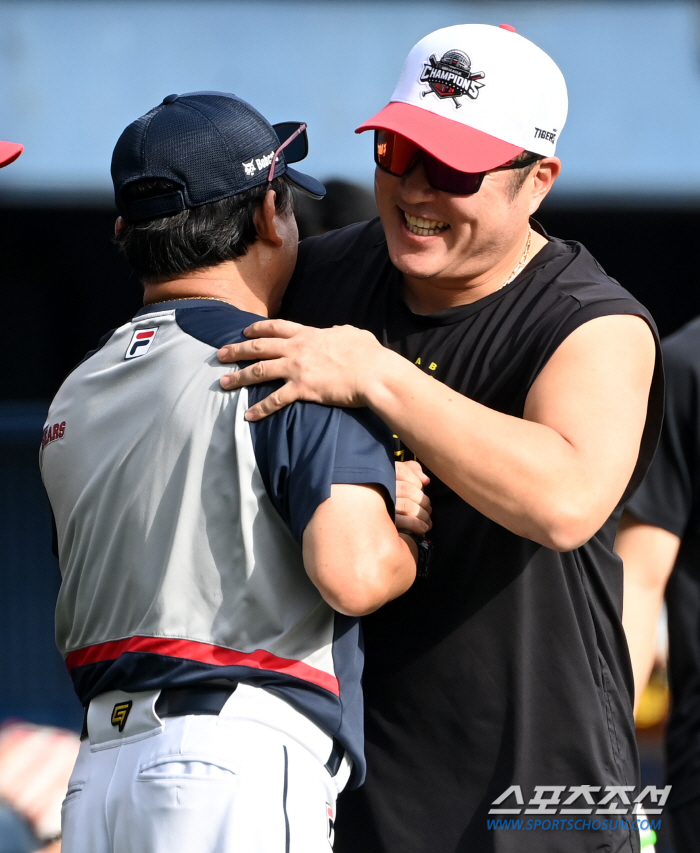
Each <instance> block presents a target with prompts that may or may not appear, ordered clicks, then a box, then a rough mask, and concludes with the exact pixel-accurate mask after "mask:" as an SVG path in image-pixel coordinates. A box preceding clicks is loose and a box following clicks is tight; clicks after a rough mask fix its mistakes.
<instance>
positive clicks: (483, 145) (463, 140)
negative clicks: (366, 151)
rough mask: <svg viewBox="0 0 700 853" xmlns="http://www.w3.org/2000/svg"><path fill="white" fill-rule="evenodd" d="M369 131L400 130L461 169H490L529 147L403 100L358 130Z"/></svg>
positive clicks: (384, 110) (432, 152) (359, 131)
mask: <svg viewBox="0 0 700 853" xmlns="http://www.w3.org/2000/svg"><path fill="white" fill-rule="evenodd" d="M365 130H393V131H394V132H395V133H400V134H401V135H402V136H405V137H406V138H407V139H410V140H411V142H415V143H416V145H418V146H419V147H420V148H423V149H424V150H425V151H427V152H428V153H429V154H432V155H433V157H437V159H438V160H441V161H442V162H443V163H447V165H448V166H452V168H453V169H458V170H459V171H460V172H487V171H488V170H489V169H495V168H496V166H502V165H503V164H504V163H507V162H508V161H509V160H512V159H513V157H517V156H518V154H522V152H523V151H524V150H525V149H524V148H520V147H518V146H517V145H511V144H510V142H504V141H503V140H502V139H496V137H495V136H490V135H489V134H488V133H482V131H480V130H475V129H474V128H473V127H468V126H467V125H466V124H461V123H460V122H458V121H453V120H452V119H449V118H444V117H443V116H439V115H436V114H435V113H431V112H430V110H424V109H422V108H421V107H416V106H413V104H404V103H401V102H399V101H392V102H391V103H390V104H387V105H386V106H385V107H384V109H383V110H381V112H378V113H377V115H376V116H374V117H373V118H371V119H369V121H366V122H365V123H364V124H361V125H360V126H359V127H358V128H357V130H356V131H355V133H362V132H363V131H365Z"/></svg>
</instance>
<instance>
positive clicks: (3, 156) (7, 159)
mask: <svg viewBox="0 0 700 853" xmlns="http://www.w3.org/2000/svg"><path fill="white" fill-rule="evenodd" d="M23 151H24V145H20V144H19V143H18V142H0V169H2V167H3V166H9V164H10V163H12V162H13V160H16V159H17V158H18V157H19V155H20V154H21V153H22V152H23Z"/></svg>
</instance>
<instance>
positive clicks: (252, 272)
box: [143, 255, 286, 317]
mask: <svg viewBox="0 0 700 853" xmlns="http://www.w3.org/2000/svg"><path fill="white" fill-rule="evenodd" d="M248 260H250V259H249V258H248V256H246V255H244V256H243V258H239V259H237V260H235V261H224V262H223V263H220V264H216V265H215V266H211V267H205V268H204V269H200V270H194V271H193V272H191V273H185V274H183V275H179V276H176V277H174V278H170V279H167V280H164V281H155V280H151V281H147V282H146V283H145V285H144V292H143V303H144V305H152V304H154V303H156V302H167V301H169V300H171V299H197V298H199V299H218V300H221V301H222V302H228V303H229V304H230V305H235V306H236V308H240V310H241V311H247V312H249V313H251V314H260V315H261V316H263V317H267V316H269V315H270V313H271V312H272V311H274V310H276V309H277V307H278V304H279V302H280V300H281V298H282V293H283V292H284V286H282V285H280V284H279V283H277V282H275V281H271V280H266V276H265V275H264V274H263V273H262V272H261V271H260V270H257V269H254V268H253V266H252V265H251V264H250V263H247V262H246V261H248ZM285 284H286V282H285Z"/></svg>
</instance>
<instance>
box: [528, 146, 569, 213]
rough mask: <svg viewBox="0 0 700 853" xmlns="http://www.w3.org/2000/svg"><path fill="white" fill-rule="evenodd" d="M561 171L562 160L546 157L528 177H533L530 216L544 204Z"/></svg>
mask: <svg viewBox="0 0 700 853" xmlns="http://www.w3.org/2000/svg"><path fill="white" fill-rule="evenodd" d="M560 172H561V160H560V159H559V158H558V157H545V158H543V159H542V160H539V161H538V162H537V163H536V164H535V168H534V169H533V170H532V173H531V174H530V175H528V179H532V185H533V186H532V193H531V197H530V216H532V214H533V213H534V212H535V211H536V210H537V208H538V207H539V206H540V204H542V200H543V199H544V197H545V196H546V195H547V193H548V192H549V191H550V190H551V189H552V187H553V186H554V182H555V181H556V179H557V178H558V177H559V173H560Z"/></svg>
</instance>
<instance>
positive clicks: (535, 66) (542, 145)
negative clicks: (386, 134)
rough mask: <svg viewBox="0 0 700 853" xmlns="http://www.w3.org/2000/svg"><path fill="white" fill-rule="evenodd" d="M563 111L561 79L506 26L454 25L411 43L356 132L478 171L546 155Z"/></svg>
mask: <svg viewBox="0 0 700 853" xmlns="http://www.w3.org/2000/svg"><path fill="white" fill-rule="evenodd" d="M472 58H473V59H474V65H472ZM482 90H483V91H482ZM465 105H466V109H464V107H465ZM566 112H567V96H566V83H565V82H564V77H563V76H562V73H561V71H560V70H559V68H558V67H557V65H556V64H555V62H554V60H553V59H552V58H551V57H549V56H547V54H546V53H545V52H544V51H543V50H541V49H540V48H539V47H537V45H536V44H533V42H531V41H529V40H528V39H526V38H524V37H523V36H521V35H518V33H516V32H513V28H512V27H494V26H489V25H487V24H459V25H457V26H454V27H445V28H443V29H441V30H436V31H435V32H434V33H429V34H428V35H427V36H425V38H422V39H421V40H420V41H419V42H418V43H417V44H416V45H414V47H413V48H412V50H411V51H410V53H409V54H408V56H407V58H406V62H405V63H404V67H403V71H402V72H401V76H400V77H399V81H398V83H397V84H396V88H395V89H394V93H393V95H392V96H391V99H390V101H389V103H388V104H387V105H386V106H385V107H384V109H383V110H380V111H379V112H378V113H377V114H376V115H374V116H373V117H372V118H371V119H369V121H366V122H365V123H364V124H362V125H360V127H358V128H357V131H356V132H357V133H362V132H363V131H365V130H388V131H393V132H394V133H399V134H401V135H402V136H405V137H406V138H407V139H409V140H411V142H414V143H415V144H416V145H417V146H418V147H419V148H423V149H424V150H425V151H427V152H428V153H429V154H432V155H433V157H436V158H437V159H438V160H440V161H442V162H443V163H446V164H447V165H448V166H451V167H452V168H453V169H457V170H459V171H462V172H486V171H488V170H489V169H495V168H496V167H498V166H502V165H503V164H504V163H507V162H508V161H509V160H512V159H513V158H514V157H517V156H518V155H519V154H522V152H523V151H531V152H532V153H533V154H539V155H540V156H542V157H551V156H553V155H554V152H555V150H556V144H557V141H558V140H559V137H560V136H561V131H562V128H563V127H564V123H565V122H566Z"/></svg>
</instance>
